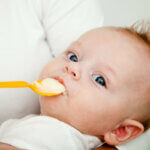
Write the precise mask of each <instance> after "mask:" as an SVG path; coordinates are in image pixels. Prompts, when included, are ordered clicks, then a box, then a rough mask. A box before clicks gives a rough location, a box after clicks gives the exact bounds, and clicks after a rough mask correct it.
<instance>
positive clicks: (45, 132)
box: [0, 27, 150, 150]
mask: <svg viewBox="0 0 150 150" xmlns="http://www.w3.org/2000/svg"><path fill="white" fill-rule="evenodd" d="M49 77H50V78H55V79H57V80H58V81H60V82H61V83H63V84H64V86H65V88H66V92H67V94H63V95H59V96H53V97H48V96H41V97H40V106H41V115H40V116H36V115H31V116H28V117H25V118H23V119H20V120H9V121H6V122H4V123H3V124H2V125H1V127H0V142H3V143H8V144H10V145H12V146H15V147H18V148H23V149H36V150H38V149H39V150H42V149H44V150H48V149H55V150H59V149H60V150H62V149H66V150H76V149H79V150H88V149H93V148H96V147H98V146H100V145H101V144H103V142H106V143H108V144H110V145H119V144H122V143H124V142H127V141H129V140H131V139H133V138H135V137H137V136H139V135H140V134H141V133H143V132H144V128H145V129H146V128H147V123H148V122H149V120H150V109H149V108H150V94H149V93H150V92H149V91H150V41H149V37H148V36H146V34H145V35H144V33H143V34H142V33H141V34H138V33H136V32H135V31H133V30H132V29H125V28H119V27H117V28H116V27H103V28H97V29H93V30H91V31H89V32H87V33H85V34H84V35H82V36H81V37H80V38H79V39H78V40H77V41H75V42H73V43H72V44H71V45H70V46H69V47H68V48H67V50H66V51H65V52H64V53H63V54H61V55H60V56H59V57H57V58H55V59H54V60H53V61H51V62H50V63H49V64H47V65H46V66H45V67H44V69H43V70H42V72H41V75H40V79H44V78H49ZM31 141H32V142H31ZM33 141H34V142H33ZM67 145H68V146H67Z"/></svg>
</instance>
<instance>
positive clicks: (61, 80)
mask: <svg viewBox="0 0 150 150" xmlns="http://www.w3.org/2000/svg"><path fill="white" fill-rule="evenodd" d="M53 78H54V79H55V80H57V81H58V82H60V83H61V84H62V85H63V86H64V87H65V92H67V88H66V85H65V82H64V80H63V79H62V78H61V77H59V76H56V77H53ZM67 93H68V92H67Z"/></svg>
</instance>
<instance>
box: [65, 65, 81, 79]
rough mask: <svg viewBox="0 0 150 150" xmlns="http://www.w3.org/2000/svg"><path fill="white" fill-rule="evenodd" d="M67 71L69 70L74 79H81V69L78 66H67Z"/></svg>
mask: <svg viewBox="0 0 150 150" xmlns="http://www.w3.org/2000/svg"><path fill="white" fill-rule="evenodd" d="M65 71H66V72H68V73H69V74H70V75H71V76H72V78H73V79H75V80H78V79H80V71H79V69H78V68H76V67H73V66H72V67H70V66H65Z"/></svg>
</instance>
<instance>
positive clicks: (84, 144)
mask: <svg viewBox="0 0 150 150" xmlns="http://www.w3.org/2000/svg"><path fill="white" fill-rule="evenodd" d="M0 142H3V143H7V144H10V145H12V146H15V147H17V148H21V149H26V150H92V149H93V148H96V147H98V146H100V145H102V142H101V141H100V140H99V139H98V138H97V137H95V136H90V135H85V134H82V133H81V132H79V131H78V130H76V129H75V128H73V127H71V126H69V125H68V124H66V123H64V122H62V121H59V120H57V119H55V118H52V117H48V116H36V115H30V116H27V117H24V118H22V119H13V120H8V121H6V122H4V123H3V124H2V125H1V126H0Z"/></svg>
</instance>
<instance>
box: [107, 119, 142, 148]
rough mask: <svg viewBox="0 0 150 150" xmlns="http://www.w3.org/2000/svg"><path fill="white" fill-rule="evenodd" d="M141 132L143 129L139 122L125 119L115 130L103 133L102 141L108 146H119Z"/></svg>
mask: <svg viewBox="0 0 150 150" xmlns="http://www.w3.org/2000/svg"><path fill="white" fill-rule="evenodd" d="M143 131H144V127H143V125H142V124H141V123H140V122H138V121H135V120H131V119H127V120H124V121H123V122H122V123H121V124H120V125H119V126H118V127H116V129H115V130H112V131H109V132H107V133H105V135H104V141H105V142H106V143H107V144H110V145H119V144H122V143H124V142H127V141H129V140H131V139H133V138H135V137H137V136H139V135H140V134H141V133H142V132H143Z"/></svg>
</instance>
